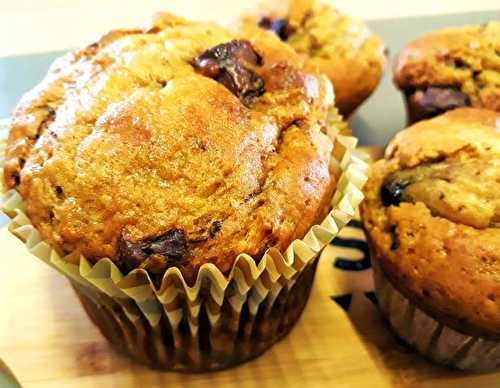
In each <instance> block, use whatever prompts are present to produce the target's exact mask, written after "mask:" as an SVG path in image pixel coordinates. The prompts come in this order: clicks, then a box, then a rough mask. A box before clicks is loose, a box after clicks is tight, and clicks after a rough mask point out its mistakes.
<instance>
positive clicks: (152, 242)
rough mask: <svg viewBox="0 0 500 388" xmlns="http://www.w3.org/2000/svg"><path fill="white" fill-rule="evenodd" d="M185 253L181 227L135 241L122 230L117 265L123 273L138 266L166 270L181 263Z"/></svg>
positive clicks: (183, 235)
mask: <svg viewBox="0 0 500 388" xmlns="http://www.w3.org/2000/svg"><path fill="white" fill-rule="evenodd" d="M186 254H187V239H186V235H185V233H184V231H183V230H181V229H171V230H169V231H168V232H166V233H164V234H162V235H160V236H158V237H154V238H149V239H145V240H141V241H137V242H132V241H130V240H129V239H128V238H127V236H126V235H124V233H123V232H122V237H121V239H120V242H119V260H118V263H117V265H118V267H119V268H120V269H121V270H122V271H124V272H125V273H128V272H130V271H132V270H133V269H135V268H139V267H141V268H142V267H144V268H146V269H147V268H149V267H151V268H156V269H157V268H163V269H164V270H166V269H167V268H169V267H178V266H181V265H183V264H184V263H185V262H186ZM148 263H149V264H148ZM150 264H151V265H150ZM153 264H154V265H153Z"/></svg>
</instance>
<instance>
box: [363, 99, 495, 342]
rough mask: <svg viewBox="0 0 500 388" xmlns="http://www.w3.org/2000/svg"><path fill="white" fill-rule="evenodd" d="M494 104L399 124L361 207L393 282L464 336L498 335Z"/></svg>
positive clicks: (376, 250)
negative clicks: (491, 108)
mask: <svg viewBox="0 0 500 388" xmlns="http://www.w3.org/2000/svg"><path fill="white" fill-rule="evenodd" d="M499 192H500V113H496V112H493V111H488V110H480V109H473V108H461V109H457V110H454V111H451V112H448V113H446V114H444V115H441V116H439V117H436V118H434V119H432V120H426V121H421V122H419V123H418V124H415V125H413V126H411V127H410V128H408V129H406V130H404V131H402V132H400V133H399V134H398V135H396V137H395V138H394V139H393V140H392V141H391V143H390V144H389V146H388V148H387V150H386V154H385V158H384V159H383V160H380V161H378V162H376V163H375V164H374V165H373V166H372V168H371V171H370V178H369V181H368V184H367V186H366V189H365V194H366V199H365V201H364V203H363V204H362V207H361V212H362V217H363V224H364V227H365V229H366V232H367V238H368V239H369V241H370V244H371V246H372V248H373V251H374V255H375V257H374V259H376V260H377V261H378V262H379V263H380V265H381V268H382V270H383V272H384V273H385V274H386V276H388V278H389V279H390V280H391V283H392V284H393V285H394V286H395V287H396V288H397V289H398V290H399V291H400V292H402V293H403V295H405V296H406V297H408V298H409V299H410V300H411V301H413V302H414V303H416V304H417V306H418V307H419V308H421V309H422V310H424V311H426V312H427V313H428V314H430V315H431V316H433V317H435V318H436V319H438V320H440V321H441V322H442V323H445V324H447V325H449V326H451V327H452V328H454V329H456V330H458V331H461V332H463V333H465V334H468V335H479V336H484V337H488V338H490V337H491V338H500V197H499V195H498V193H499Z"/></svg>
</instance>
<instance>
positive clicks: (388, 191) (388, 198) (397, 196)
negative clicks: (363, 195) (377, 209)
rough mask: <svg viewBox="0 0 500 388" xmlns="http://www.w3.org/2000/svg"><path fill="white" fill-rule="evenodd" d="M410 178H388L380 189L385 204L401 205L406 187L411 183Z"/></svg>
mask: <svg viewBox="0 0 500 388" xmlns="http://www.w3.org/2000/svg"><path fill="white" fill-rule="evenodd" d="M410 183H411V182H410V181H409V180H398V179H390V178H389V179H388V180H387V181H386V182H385V183H384V184H383V185H382V188H381V189H380V197H381V198H382V202H383V204H384V205H385V206H391V205H393V206H399V204H400V203H401V201H402V200H403V196H404V192H405V189H406V187H408V186H409V185H410Z"/></svg>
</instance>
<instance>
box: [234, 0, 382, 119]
mask: <svg viewBox="0 0 500 388" xmlns="http://www.w3.org/2000/svg"><path fill="white" fill-rule="evenodd" d="M263 18H269V19H270V20H284V21H286V23H287V27H286V28H287V30H288V32H287V33H286V35H288V36H287V37H286V40H285V41H286V42H287V43H288V44H290V45H291V46H292V47H293V48H294V49H295V50H296V51H297V52H298V53H299V54H300V55H301V56H303V57H304V58H305V61H306V66H307V67H308V68H310V69H312V70H314V71H320V72H322V73H324V74H326V75H327V76H328V77H329V79H330V80H331V81H332V83H333V85H334V88H335V104H336V106H337V107H338V109H339V111H340V113H341V114H342V115H344V116H346V117H347V116H349V115H350V114H351V113H353V112H354V111H355V110H356V108H357V107H358V106H359V105H361V104H362V103H363V101H364V100H366V99H367V98H368V97H369V96H370V94H371V93H372V92H373V91H374V90H375V88H376V87H377V85H378V84H379V82H380V80H381V78H382V74H383V69H384V67H385V63H386V57H385V54H384V44H383V43H382V41H381V40H380V38H379V37H378V36H377V35H375V34H374V33H372V32H371V31H370V30H369V28H368V26H367V25H366V24H365V23H364V22H363V21H361V20H359V19H356V18H352V17H349V16H346V15H343V14H342V13H340V12H339V11H338V10H337V9H335V8H333V7H332V6H331V5H328V4H325V3H322V2H321V1H317V0H287V1H278V0H276V1H266V2H265V3H262V4H261V5H260V6H259V7H258V9H257V10H253V11H250V12H248V14H246V15H244V16H243V17H242V21H243V24H246V23H249V24H252V25H255V24H259V22H260V24H262V22H261V21H262V19H263Z"/></svg>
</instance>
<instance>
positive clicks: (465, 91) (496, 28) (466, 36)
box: [394, 22, 500, 123]
mask: <svg viewBox="0 0 500 388" xmlns="http://www.w3.org/2000/svg"><path fill="white" fill-rule="evenodd" d="M394 83H395V85H396V86H397V87H398V88H399V89H400V90H401V91H402V92H403V94H404V96H405V101H406V106H407V111H408V121H409V123H414V122H416V121H419V120H423V119H428V118H431V117H434V116H437V115H439V114H441V113H444V112H445V111H448V110H451V109H455V108H459V107H465V106H472V107H475V108H486V109H491V110H495V111H497V112H500V22H490V23H487V24H483V25H480V26H466V27H461V28H446V29H443V30H440V31H435V32H431V33H429V34H427V35H424V36H423V37H421V38H418V39H416V40H414V41H413V42H411V43H409V44H408V45H407V46H406V47H405V48H403V50H402V51H401V52H400V53H399V55H398V57H397V59H396V62H395V64H394Z"/></svg>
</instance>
